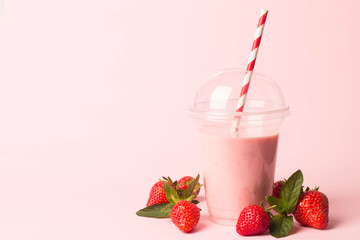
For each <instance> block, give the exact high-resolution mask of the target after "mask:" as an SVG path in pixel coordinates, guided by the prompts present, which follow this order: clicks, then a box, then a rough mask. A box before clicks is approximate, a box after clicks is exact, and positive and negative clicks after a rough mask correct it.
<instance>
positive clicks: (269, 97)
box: [189, 69, 289, 225]
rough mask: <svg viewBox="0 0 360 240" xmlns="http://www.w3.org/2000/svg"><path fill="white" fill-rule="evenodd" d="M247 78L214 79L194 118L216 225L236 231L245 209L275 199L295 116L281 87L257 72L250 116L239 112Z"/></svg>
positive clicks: (236, 74) (232, 72) (231, 74)
mask: <svg viewBox="0 0 360 240" xmlns="http://www.w3.org/2000/svg"><path fill="white" fill-rule="evenodd" d="M244 76H245V72H244V71H241V70H239V69H229V70H225V71H222V72H220V73H218V74H216V75H214V76H213V77H212V79H211V80H210V81H207V82H206V83H205V84H203V85H202V87H201V88H200V89H199V90H198V92H197V94H196V96H195V99H194V102H193V104H192V105H191V107H190V113H189V115H190V117H191V118H193V119H194V120H195V121H196V123H197V125H198V130H199V136H200V137H199V146H200V156H201V162H202V165H201V166H202V172H203V174H202V176H203V178H204V185H205V197H206V203H207V209H208V212H209V215H210V220H211V221H213V222H215V223H218V224H224V225H235V224H236V222H237V219H238V217H239V214H240V212H241V210H242V209H243V208H244V207H245V206H248V205H252V204H260V202H261V201H262V200H264V199H265V196H266V195H271V193H272V184H273V181H274V174H275V165H276V155H277V149H278V139H279V132H280V126H281V124H282V122H283V120H284V118H285V117H286V116H287V115H288V112H289V111H288V107H287V105H286V104H285V101H284V97H283V95H282V92H281V90H280V88H279V87H278V86H277V84H276V83H275V82H274V81H273V80H272V79H270V78H269V77H267V76H266V75H264V74H261V73H257V72H254V73H253V76H252V80H251V85H252V87H251V88H250V89H249V91H248V94H247V99H246V104H245V108H244V111H243V112H236V111H235V110H236V109H237V102H238V96H239V92H240V90H241V84H239V81H240V82H241V79H243V78H244ZM235 119H237V120H238V121H239V124H238V125H237V128H236V131H234V127H233V126H234V125H233V123H234V120H235Z"/></svg>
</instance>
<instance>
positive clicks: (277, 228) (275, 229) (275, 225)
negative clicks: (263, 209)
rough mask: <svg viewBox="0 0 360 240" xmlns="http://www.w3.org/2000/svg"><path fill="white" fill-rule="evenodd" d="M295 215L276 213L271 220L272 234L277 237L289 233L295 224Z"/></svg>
mask: <svg viewBox="0 0 360 240" xmlns="http://www.w3.org/2000/svg"><path fill="white" fill-rule="evenodd" d="M293 221H294V220H293V217H292V216H285V215H282V214H281V215H276V216H274V217H273V218H271V221H270V229H269V230H270V234H271V235H272V236H274V237H276V238H280V237H285V236H287V235H289V233H290V231H291V229H292V226H293Z"/></svg>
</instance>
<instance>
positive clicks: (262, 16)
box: [233, 10, 268, 130]
mask: <svg viewBox="0 0 360 240" xmlns="http://www.w3.org/2000/svg"><path fill="white" fill-rule="evenodd" d="M267 14H268V10H261V14H260V18H259V22H258V25H257V29H256V33H255V38H254V42H253V45H252V48H251V53H250V58H249V62H248V65H247V68H246V73H245V77H244V81H243V85H242V88H241V92H240V98H239V101H238V104H237V106H236V112H242V111H243V110H244V106H245V101H246V96H247V92H248V90H249V86H250V81H251V76H252V74H253V70H254V66H255V62H256V56H257V53H258V51H259V46H260V42H261V37H262V34H263V31H264V26H265V21H266V17H267ZM239 120H240V119H239V118H236V119H235V121H234V122H233V129H236V130H237V127H238V126H239Z"/></svg>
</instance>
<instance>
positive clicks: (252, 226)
mask: <svg viewBox="0 0 360 240" xmlns="http://www.w3.org/2000/svg"><path fill="white" fill-rule="evenodd" d="M269 227H270V216H269V214H268V213H267V212H266V211H265V210H264V208H262V207H260V206H258V205H250V206H247V207H245V208H244V209H243V210H242V211H241V213H240V216H239V219H238V221H237V224H236V232H237V233H239V234H240V235H242V236H248V235H256V234H261V233H263V232H265V231H266V230H268V229H269Z"/></svg>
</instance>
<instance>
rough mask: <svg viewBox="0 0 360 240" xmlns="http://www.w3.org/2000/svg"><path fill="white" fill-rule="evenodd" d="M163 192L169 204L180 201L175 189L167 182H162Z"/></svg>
mask: <svg viewBox="0 0 360 240" xmlns="http://www.w3.org/2000/svg"><path fill="white" fill-rule="evenodd" d="M164 193H165V196H166V199H167V200H168V201H169V202H170V203H171V204H176V203H177V202H178V201H180V199H179V196H178V193H177V191H176V190H175V188H173V187H172V186H171V185H170V184H169V183H168V182H165V184H164Z"/></svg>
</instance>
